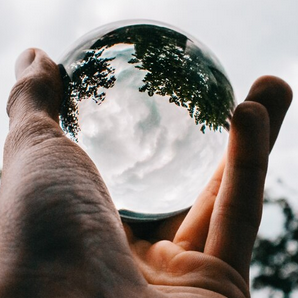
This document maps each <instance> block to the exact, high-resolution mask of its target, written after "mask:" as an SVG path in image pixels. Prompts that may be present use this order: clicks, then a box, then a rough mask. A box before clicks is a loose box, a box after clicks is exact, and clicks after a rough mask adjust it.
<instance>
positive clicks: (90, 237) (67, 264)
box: [0, 49, 292, 298]
mask: <svg viewBox="0 0 298 298" xmlns="http://www.w3.org/2000/svg"><path fill="white" fill-rule="evenodd" d="M16 76H17V83H16V85H15V86H14V87H13V89H12V91H11V95H10V98H9V100H8V104H7V112H8V115H9V118H10V130H9V134H8V136H7V140H6V144H5V148H4V165H3V176H2V182H1V190H0V249H1V254H0V265H1V266H0V297H2V298H7V297H14V298H18V297H43V298H47V297H58V298H59V297H65V298H68V297H71V298H72V297H84V298H87V297H92V298H95V297H96V298H97V297H117V298H119V297H131V298H134V297H154V298H155V297H157V298H159V297H173V298H176V297H177V298H178V297H179V298H180V297H183V298H184V297H187V298H188V297H191V298H192V297H196V298H199V297H212V298H222V297H229V298H247V297H250V294H249V285H248V278H249V264H250V258H251V252H252V247H253V243H254V241H255V237H256V233H257V230H258V226H259V223H260V219H261V213H262V195H263V187H264V179H265V176H266V171H267V163H268V156H269V152H270V150H271V148H272V147H273V144H274V142H275V140H276V138H277V135H278V132H279V128H280V126H281V123H282V121H283V118H284V116H285V114H286V111H287V109H288V107H289V105H290V102H291V98H292V92H291V89H290V87H289V86H288V85H287V84H286V83H285V82H284V81H282V80H281V79H278V78H276V77H262V78H260V79H259V80H257V81H256V82H255V83H254V85H253V86H252V88H251V91H250V92H249V95H248V97H247V99H246V101H245V102H244V103H242V104H240V105H239V106H238V107H237V109H236V111H235V114H234V117H233V119H232V126H231V132H230V140H229V146H228V149H227V153H226V156H225V157H224V158H223V160H222V163H221V164H220V165H219V166H218V169H217V171H216V172H215V173H214V176H213V178H212V179H211V180H210V183H209V184H208V185H207V187H206V189H205V190H204V191H203V192H202V193H201V194H200V195H199V197H198V199H197V202H196V203H195V204H194V206H193V207H192V209H191V210H190V211H189V212H188V213H184V214H181V215H179V216H177V217H175V218H171V219H169V220H165V221H162V222H159V223H158V224H156V223H155V224H127V223H124V224H122V223H121V221H120V218H119V216H118V213H117V211H116V210H115V208H114V206H113V204H112V201H111V198H110V195H109V192H108V190H107V188H106V186H105V184H104V182H103V180H102V178H101V176H100V174H99V172H98V170H97V168H96V167H95V165H94V164H93V162H92V161H91V160H90V159H89V157H88V156H87V155H86V154H85V153H84V152H83V151H82V149H80V148H79V147H78V146H77V145H76V144H75V143H73V142H72V141H70V140H69V139H67V138H66V137H65V136H64V134H63V132H62V131H61V129H60V127H59V123H58V112H59V107H60V104H61V98H62V83H61V80H60V75H59V71H58V68H57V66H56V65H55V63H54V62H52V61H51V60H50V59H49V58H48V57H47V56H46V54H45V53H43V52H42V51H41V50H38V49H29V50H27V51H25V52H24V53H23V54H22V55H21V56H20V58H19V59H18V61H17V64H16Z"/></svg>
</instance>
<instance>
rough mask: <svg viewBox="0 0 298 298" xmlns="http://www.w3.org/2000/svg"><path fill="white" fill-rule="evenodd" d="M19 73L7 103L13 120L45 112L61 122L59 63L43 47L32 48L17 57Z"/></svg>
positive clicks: (61, 93) (16, 72) (17, 70)
mask: <svg viewBox="0 0 298 298" xmlns="http://www.w3.org/2000/svg"><path fill="white" fill-rule="evenodd" d="M15 74H16V78H17V82H16V84H15V86H14V87H13V89H12V91H11V93H10V96H9V99H8V103H7V113H8V115H9V117H10V119H11V121H12V120H15V119H19V120H20V119H22V118H23V117H24V116H30V115H32V113H40V112H42V113H45V114H47V115H48V116H49V117H51V118H52V119H54V120H55V121H57V122H58V116H59V109H60V105H61V102H62V95H63V88H62V80H61V76H60V72H59V69H58V66H57V65H56V64H55V63H54V62H53V61H52V60H51V59H50V58H49V57H48V56H47V55H46V54H45V53H44V52H43V51H42V50H39V49H28V50H26V51H24V52H23V53H22V54H21V55H20V56H19V58H18V59H17V62H16V66H15Z"/></svg>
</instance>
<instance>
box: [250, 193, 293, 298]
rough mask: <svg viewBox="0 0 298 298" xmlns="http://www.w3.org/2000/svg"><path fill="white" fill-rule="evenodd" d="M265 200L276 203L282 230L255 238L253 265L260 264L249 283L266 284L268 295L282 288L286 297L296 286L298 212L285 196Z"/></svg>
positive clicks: (253, 284) (287, 297)
mask: <svg viewBox="0 0 298 298" xmlns="http://www.w3.org/2000/svg"><path fill="white" fill-rule="evenodd" d="M265 203H266V204H275V205H277V206H279V208H280V210H281V212H282V214H283V217H284V225H283V232H282V234H281V235H279V236H278V237H277V238H276V239H275V240H269V239H266V238H262V237H260V236H259V237H258V238H257V241H256V243H255V248H254V253H253V258H252V265H253V266H257V267H258V268H259V273H258V275H257V276H256V277H255V278H254V279H253V282H252V287H253V288H254V289H261V288H265V287H267V288H270V289H271V292H272V294H271V295H272V296H271V297H274V295H275V293H277V292H281V293H282V294H283V297H284V298H289V297H291V293H292V292H293V291H294V290H297V289H298V215H297V214H295V212H294V210H293V208H292V207H291V205H290V204H289V202H288V201H287V200H286V199H284V198H281V199H278V200H272V199H271V200H270V199H268V198H267V199H266V200H265ZM278 297H280V296H278Z"/></svg>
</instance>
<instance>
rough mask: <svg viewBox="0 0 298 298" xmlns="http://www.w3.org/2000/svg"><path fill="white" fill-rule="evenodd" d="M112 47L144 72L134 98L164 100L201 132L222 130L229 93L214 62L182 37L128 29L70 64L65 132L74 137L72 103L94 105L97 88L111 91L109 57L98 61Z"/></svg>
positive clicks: (106, 37)
mask: <svg viewBox="0 0 298 298" xmlns="http://www.w3.org/2000/svg"><path fill="white" fill-rule="evenodd" d="M117 44H130V45H134V49H135V53H134V54H133V55H132V57H131V59H129V60H128V61H127V62H128V63H130V64H135V68H136V69H139V70H141V71H145V72H146V74H145V75H144V79H143V83H144V85H143V86H140V87H139V91H140V92H147V93H148V95H149V96H153V95H154V94H158V95H161V96H167V97H168V98H169V102H170V103H174V104H176V105H177V106H180V107H183V108H186V109H187V110H188V112H189V115H190V117H192V118H194V120H195V123H196V124H197V125H198V124H199V125H200V127H201V131H202V132H204V131H205V128H206V126H207V127H209V128H210V129H213V130H217V129H221V127H225V128H228V126H229V121H227V119H230V117H231V114H232V111H233V108H234V96H233V90H232V87H231V85H230V83H229V81H228V80H227V78H226V76H225V75H224V74H223V73H222V72H221V71H220V70H219V69H217V67H216V64H215V63H214V61H213V60H212V59H211V58H210V57H209V56H208V55H206V54H204V53H203V51H202V50H201V49H199V48H198V47H197V46H195V45H194V44H192V42H191V41H190V40H188V38H187V37H186V36H185V35H183V34H180V33H178V32H176V31H173V30H170V29H167V28H163V27H158V26H153V25H134V26H127V27H122V28H119V29H117V30H114V31H112V32H110V33H108V34H106V35H104V36H102V37H99V39H98V40H97V41H96V42H95V43H94V44H93V45H92V46H91V48H90V49H89V50H88V51H87V52H86V54H85V56H84V58H83V59H81V60H79V61H75V62H74V64H73V75H72V80H71V81H70V80H67V77H66V87H65V89H66V90H67V91H66V93H65V100H64V104H63V106H62V110H61V122H62V127H63V128H64V130H65V131H67V132H69V133H70V134H71V135H72V136H73V137H76V134H77V132H78V131H79V125H78V102H80V101H81V100H82V99H86V98H92V99H93V100H94V101H95V103H97V104H100V103H101V102H102V101H103V100H104V99H105V93H104V92H102V93H98V89H99V87H101V88H104V89H109V88H112V87H113V86H114V85H115V82H116V78H115V76H114V75H113V74H114V69H113V68H112V67H111V64H110V62H111V61H112V60H114V59H115V57H111V58H103V57H102V54H103V52H104V51H105V50H106V49H108V48H111V47H113V46H114V45H117ZM190 44H191V45H190Z"/></svg>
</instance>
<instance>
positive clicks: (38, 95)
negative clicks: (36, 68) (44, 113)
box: [6, 73, 62, 116]
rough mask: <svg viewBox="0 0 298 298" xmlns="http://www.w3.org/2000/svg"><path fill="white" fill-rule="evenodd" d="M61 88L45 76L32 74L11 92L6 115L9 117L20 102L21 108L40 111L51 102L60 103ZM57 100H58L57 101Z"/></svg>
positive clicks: (18, 83)
mask: <svg viewBox="0 0 298 298" xmlns="http://www.w3.org/2000/svg"><path fill="white" fill-rule="evenodd" d="M61 90H62V89H61V86H60V84H59V82H57V80H53V78H51V77H50V76H49V75H47V74H43V73H41V74H33V75H28V76H26V77H23V78H21V79H20V80H19V81H18V82H17V83H16V84H15V86H14V87H13V89H12V90H11V93H10V96H9V99H8V102H7V107H6V110H7V114H8V115H9V116H10V114H11V111H12V109H13V108H14V107H15V106H16V105H18V102H19V101H21V102H22V106H25V107H26V106H30V107H33V108H35V109H40V108H42V107H44V106H45V105H47V104H51V105H52V104H53V102H56V103H60V102H61V99H62V92H61ZM57 98H58V100H57Z"/></svg>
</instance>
